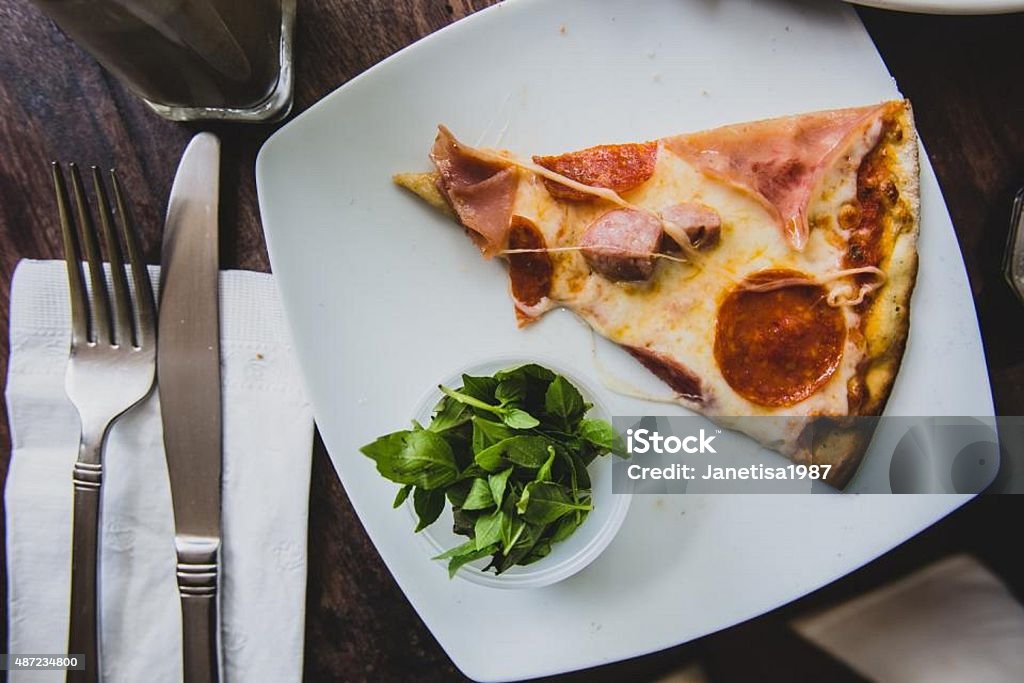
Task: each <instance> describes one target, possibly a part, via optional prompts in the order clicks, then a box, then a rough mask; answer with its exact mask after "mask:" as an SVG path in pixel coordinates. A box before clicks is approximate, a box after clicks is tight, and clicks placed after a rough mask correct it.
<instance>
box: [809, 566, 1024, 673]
mask: <svg viewBox="0 0 1024 683" xmlns="http://www.w3.org/2000/svg"><path fill="white" fill-rule="evenodd" d="M793 627H794V628H795V629H796V631H797V632H798V633H799V634H801V635H802V636H803V637H805V638H807V639H808V640H810V641H811V642H812V643H814V644H816V645H817V646H818V647H821V648H822V649H824V650H826V651H828V652H829V653H831V654H832V655H834V656H835V657H837V658H839V659H841V660H842V661H844V662H846V663H847V664H849V665H850V666H851V667H853V668H854V669H856V670H857V671H858V672H859V673H861V674H863V675H864V676H866V677H867V678H868V679H869V680H872V681H927V682H928V683H959V682H960V681H971V682H972V683H1004V682H1006V683H1009V682H1010V681H1020V680H1022V672H1024V650H1022V648H1021V643H1024V607H1022V606H1021V605H1020V603H1018V602H1017V600H1016V599H1015V598H1014V596H1013V594H1012V593H1010V591H1009V590H1008V589H1007V588H1006V586H1005V585H1004V584H1003V582H1002V581H1000V580H999V578H998V577H996V576H995V575H994V574H992V572H990V571H989V570H988V569H986V568H985V567H984V566H982V565H981V564H980V563H979V562H978V561H977V560H975V559H974V558H973V557H971V556H969V555H954V556H953V557H949V558H946V559H945V560H942V561H941V562H937V563H935V564H933V565H930V566H928V567H925V568H924V569H921V570H919V571H917V572H915V573H913V574H911V575H910V576H908V577H906V578H904V579H900V580H899V581H896V582H894V583H891V584H888V585H886V586H882V587H881V588H878V589H876V590H873V591H871V592H870V593H867V594H866V595H861V596H859V597H856V598H853V599H852V600H849V601H848V602H844V603H842V604H841V605H839V606H837V607H832V608H829V609H827V610H825V611H823V612H821V613H818V614H814V615H811V616H808V617H803V618H801V619H799V620H797V621H796V622H794V624H793Z"/></svg>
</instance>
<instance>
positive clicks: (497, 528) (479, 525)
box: [473, 510, 505, 549]
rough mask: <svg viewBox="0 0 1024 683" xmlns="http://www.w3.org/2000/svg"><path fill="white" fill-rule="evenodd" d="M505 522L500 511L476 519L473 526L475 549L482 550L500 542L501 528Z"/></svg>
mask: <svg viewBox="0 0 1024 683" xmlns="http://www.w3.org/2000/svg"><path fill="white" fill-rule="evenodd" d="M504 521H505V513H504V512H502V511H501V510H495V511H494V512H492V513H491V514H489V515H483V516H481V517H477V519H476V524H475V525H474V526H473V538H474V540H475V541H476V547H477V548H478V549H479V548H484V547H486V546H489V545H491V544H493V543H498V542H500V541H501V527H502V524H503V523H504Z"/></svg>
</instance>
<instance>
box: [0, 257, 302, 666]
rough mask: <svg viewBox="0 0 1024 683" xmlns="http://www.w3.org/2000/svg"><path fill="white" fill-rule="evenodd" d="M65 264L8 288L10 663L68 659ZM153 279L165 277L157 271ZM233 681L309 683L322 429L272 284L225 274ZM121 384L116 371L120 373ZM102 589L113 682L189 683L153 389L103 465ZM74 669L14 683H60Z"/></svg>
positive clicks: (226, 657) (226, 572)
mask: <svg viewBox="0 0 1024 683" xmlns="http://www.w3.org/2000/svg"><path fill="white" fill-rule="evenodd" d="M64 268H65V266H64V263H63V262H62V261H28V260H26V261H22V262H21V263H20V264H19V265H18V268H17V270H16V272H15V274H14V279H13V283H12V287H11V321H10V335H11V357H10V364H9V370H8V377H7V410H8V415H9V418H10V424H11V437H12V446H13V453H12V460H11V466H10V471H9V474H8V479H7V489H6V508H7V562H8V598H9V633H10V652H11V653H20V654H58V653H65V652H66V650H67V630H68V609H69V600H70V547H71V516H72V514H71V511H72V485H71V470H72V465H73V463H74V461H75V457H76V455H77V450H78V429H79V427H78V416H77V414H76V412H75V409H74V407H73V406H72V405H71V403H70V402H69V401H68V399H67V397H66V396H65V394H64V371H65V367H66V363H67V355H68V344H69V322H68V321H69V312H68V297H67V289H66V288H67V280H66V275H65V269H64ZM152 273H153V277H154V282H156V278H157V273H156V272H155V271H152ZM220 287H221V289H220V291H221V368H222V380H223V406H224V407H223V410H224V415H223V430H224V453H223V499H222V508H223V512H222V538H223V546H222V547H223V552H222V565H221V567H222V569H221V571H222V574H221V643H222V649H223V670H224V679H225V680H226V681H228V682H229V683H230V682H231V681H255V680H265V681H298V680H300V678H301V675H302V645H303V632H304V621H305V614H304V606H305V589H306V522H307V515H308V500H309V472H310V454H311V449H312V437H313V418H312V413H311V411H310V408H309V405H308V403H307V401H306V398H305V395H304V393H303V390H302V385H301V381H300V379H299V374H298V367H297V365H296V362H295V358H294V356H293V352H292V347H291V345H290V342H289V340H288V335H287V332H286V331H285V324H284V319H283V315H282V312H281V307H280V303H279V301H278V298H277V293H276V290H275V288H274V284H273V278H272V277H271V276H269V275H264V274H260V273H251V272H242V271H231V272H224V273H222V274H221V285H220ZM110 381H111V382H116V381H117V378H116V376H111V378H110ZM102 519H103V522H102V530H101V544H102V547H101V553H100V557H101V560H100V562H101V565H100V566H101V572H102V577H101V581H100V590H101V596H102V607H101V614H102V633H101V637H102V659H103V673H104V680H106V681H132V682H134V681H175V682H176V681H180V680H181V678H182V672H181V612H180V607H179V598H178V591H177V583H176V580H175V561H176V560H175V552H174V545H173V536H174V517H173V512H172V509H171V498H170V487H169V484H168V480H167V466H166V462H165V460H164V453H163V438H162V429H161V423H160V413H159V402H158V400H157V397H156V393H155V392H154V394H153V395H152V396H151V397H150V398H148V399H146V400H145V401H144V402H143V403H142V404H140V405H138V406H136V408H134V409H133V410H131V411H130V412H129V413H127V414H125V415H124V416H123V417H122V418H121V419H120V420H119V421H118V422H117V423H116V425H115V427H114V428H113V430H112V431H111V433H110V437H109V439H108V442H107V449H106V455H105V460H104V466H103V509H102ZM63 676H64V673H63V672H61V671H47V672H12V676H11V680H12V681H18V680H32V681H37V680H39V681H42V680H53V681H61V680H63Z"/></svg>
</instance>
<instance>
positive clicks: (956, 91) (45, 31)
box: [0, 0, 1024, 681]
mask: <svg viewBox="0 0 1024 683" xmlns="http://www.w3.org/2000/svg"><path fill="white" fill-rule="evenodd" d="M488 4H492V3H491V0H479V1H470V0H451V1H450V2H444V1H443V0H392V1H388V0H320V1H319V2H313V1H312V0H303V1H301V2H300V3H299V15H298V24H297V35H296V45H297V48H296V53H295V60H296V72H297V74H298V77H297V86H296V98H295V111H296V112H299V111H301V110H303V109H305V108H306V107H308V106H309V105H311V104H312V103H314V102H315V101H317V100H318V99H320V98H321V97H323V96H324V95H325V94H327V93H328V92H330V91H331V90H333V89H334V88H336V87H338V86H339V85H341V84H342V83H344V82H345V81H347V80H349V79H350V78H352V77H353V76H355V75H357V74H359V73H361V72H362V71H364V70H365V69H367V68H368V67H370V66H372V65H373V64H375V63H376V62H378V61H380V60H381V59H383V58H384V57H386V56H388V55H389V54H391V53H393V52H395V51H397V50H399V49H401V48H402V47H404V46H405V45H408V44H409V43H411V42H413V41H414V40H416V39H418V38H419V37H422V36H423V35H426V34H427V33H430V32H432V31H434V30H436V29H438V28H440V27H442V26H444V25H446V24H448V23H450V22H452V21H454V20H457V19H459V18H461V17H463V16H465V15H467V14H469V13H471V12H473V11H475V10H476V9H479V8H480V7H482V6H484V5H488ZM861 16H862V18H863V19H864V21H865V24H866V25H867V27H868V29H869V31H870V32H871V34H872V36H873V38H874V39H875V41H876V43H877V44H878V46H879V49H880V51H881V53H882V55H883V57H884V58H885V60H886V63H887V64H888V66H889V68H890V69H891V71H892V72H893V74H894V76H895V77H896V79H897V82H898V83H899V85H900V87H901V89H902V90H903V92H904V93H905V94H906V95H908V96H909V97H910V98H911V99H912V100H913V102H914V104H915V110H916V114H917V120H918V125H919V128H920V132H921V135H922V138H923V140H924V142H925V144H926V145H927V148H928V152H929V155H930V157H931V160H932V163H933V164H934V166H935V170H936V172H937V174H938V176H939V180H940V183H941V185H942V189H943V191H944V193H945V197H946V200H947V203H948V205H949V208H950V212H951V214H952V216H953V221H954V224H955V225H956V229H957V234H958V237H959V239H960V243H961V246H962V248H963V251H964V256H965V261H966V264H967V268H968V272H969V275H970V280H971V286H972V289H973V292H974V295H975V300H976V302H977V306H978V312H979V318H980V323H981V329H982V333H983V336H984V340H985V346H986V352H987V358H988V365H989V372H990V375H991V379H992V387H993V393H994V397H995V401H996V405H997V409H998V411H999V412H1000V413H1001V414H1014V415H1020V414H1022V413H1024V343H1022V336H1021V330H1022V329H1024V327H1022V325H1021V321H1022V320H1024V311H1022V310H1021V308H1020V307H1019V304H1018V303H1017V302H1016V300H1015V299H1014V298H1013V296H1012V295H1011V294H1010V292H1009V290H1008V288H1007V287H1006V285H1005V284H1004V282H1003V281H1002V277H1001V275H1000V273H999V263H1000V259H1001V254H1002V248H1003V244H1004V242H1005V239H1006V232H1007V220H1008V214H1009V200H1010V197H1011V196H1012V193H1013V192H1014V190H1015V189H1016V188H1017V187H1018V186H1019V185H1021V184H1024V88H1021V87H1020V85H1019V84H1020V82H1021V79H1022V75H1024V51H1022V50H1021V49H1020V36H1021V35H1024V16H1021V15H1014V16H1008V17H986V18H962V17H921V16H914V15H906V14H899V13H887V12H881V11H875V10H863V11H862V12H861ZM0 23H2V25H3V26H5V28H6V30H5V32H4V33H5V39H4V41H3V43H0V376H3V377H6V364H7V353H8V349H7V320H8V301H9V288H10V281H11V275H12V273H13V271H14V267H15V265H16V264H17V262H18V260H19V259H21V258H57V257H59V256H60V242H59V235H58V229H57V226H56V224H55V222H54V217H53V207H52V205H51V200H50V187H49V177H48V171H47V167H46V162H47V161H48V160H50V159H63V160H78V161H80V162H83V163H97V164H100V165H104V166H110V165H116V166H117V168H118V169H119V171H120V173H121V177H122V179H123V182H124V185H125V188H126V190H127V192H128V194H129V195H130V196H131V197H132V200H133V204H134V207H135V208H134V214H135V218H136V221H137V222H138V223H139V224H141V225H144V226H146V233H145V235H144V239H143V246H144V249H145V253H146V256H147V259H148V260H149V261H150V262H154V263H155V262H157V261H158V246H159V228H160V225H161V222H162V219H161V217H162V213H163V210H164V204H165V201H166V196H167V191H168V188H169V187H170V183H171V178H172V175H173V173H174V169H175V166H176V164H177V159H178V156H179V153H180V151H181V149H182V148H183V147H184V145H185V143H186V142H187V140H188V139H189V137H190V136H191V134H192V133H193V132H194V130H195V129H196V127H195V126H186V125H180V124H174V123H169V122H166V121H163V120H161V119H160V118H158V117H157V116H155V115H153V114H152V113H151V112H149V110H148V109H147V108H146V107H145V106H144V105H143V104H142V103H141V102H139V101H138V100H137V99H136V98H135V97H133V96H132V95H131V94H130V93H128V92H126V91H125V89H124V88H123V87H121V86H120V85H119V84H118V83H116V82H115V81H114V80H113V79H112V78H111V77H110V76H109V75H108V74H107V73H105V72H104V71H103V70H102V69H100V68H99V67H98V66H97V65H96V64H95V62H94V61H93V60H92V59H91V58H89V57H88V56H87V55H86V54H85V53H83V52H82V51H81V50H80V49H78V48H77V47H76V46H75V45H74V44H73V43H71V42H70V40H68V39H67V38H66V37H65V36H64V35H63V34H62V33H61V32H60V31H58V30H57V29H56V28H55V27H54V26H53V25H52V24H51V23H50V22H49V21H48V20H46V19H45V18H43V17H42V16H41V15H40V14H39V13H38V12H37V11H36V9H35V8H34V7H33V6H32V5H31V4H29V3H28V2H27V0H7V1H6V2H4V3H2V4H0ZM839 77H841V75H838V74H837V78H839ZM212 129H213V130H214V131H215V132H217V133H218V134H219V135H220V137H221V140H222V143H223V153H224V160H225V163H224V171H223V173H224V175H223V180H222V187H223V188H224V198H223V208H222V216H221V220H222V245H221V254H222V263H221V265H222V267H224V268H246V269H253V270H262V271H266V270H268V269H269V263H268V260H267V255H266V251H265V247H264V243H263V236H262V232H261V229H260V224H259V216H258V209H257V203H256V193H255V182H254V178H253V164H254V161H255V157H256V153H257V151H258V149H259V146H260V144H261V143H262V142H263V140H264V139H266V137H267V136H268V135H269V134H270V133H272V132H273V130H274V127H273V126H228V125H221V126H214V127H213V128H212ZM936 364H937V367H938V368H941V367H942V365H941V359H939V358H937V359H936ZM940 371H942V370H940ZM5 408H6V406H5V404H4V403H3V401H2V399H0V412H3V411H4V410H5ZM314 451H315V452H314V458H313V483H312V488H311V496H310V528H309V547H310V554H309V588H308V593H307V623H306V635H307V638H306V655H305V661H306V665H305V671H306V675H307V679H309V680H313V681H319V680H346V681H358V680H368V681H448V680H461V679H462V676H461V674H459V673H458V672H457V671H456V669H455V668H454V667H453V665H452V664H451V662H450V660H449V659H448V658H447V656H446V655H445V654H444V652H443V651H442V650H441V649H440V647H439V646H438V644H437V643H436V641H435V640H434V639H433V637H432V636H431V635H430V633H429V632H428V631H427V630H426V628H425V627H424V626H423V623H422V622H421V621H420V620H419V618H418V617H417V616H416V614H415V612H414V611H413V610H412V608H411V606H410V605H409V603H408V602H407V601H406V600H405V598H404V597H403V596H402V594H401V592H400V591H399V589H398V588H397V586H396V584H395V583H394V581H393V580H392V579H391V577H390V575H389V574H388V572H387V570H386V569H385V567H384V565H383V563H382V562H381V560H380V558H379V556H378V555H377V553H376V552H375V551H374V549H373V547H372V545H371V544H370V542H369V539H368V538H367V536H366V534H365V532H364V531H363V529H362V527H361V525H360V524H359V521H358V519H357V518H356V516H355V514H354V512H353V510H352V508H351V506H350V504H349V503H348V499H347V497H346V496H345V492H344V490H343V489H342V487H341V485H340V482H339V481H338V479H337V477H336V475H335V474H334V471H333V469H332V467H331V465H330V461H329V460H328V459H327V456H326V453H325V451H324V449H323V445H322V443H321V442H320V441H319V439H318V440H317V443H316V447H315V449H314ZM9 453H10V444H9V432H8V429H7V423H6V419H3V418H0V454H2V457H0V481H2V480H4V479H5V477H6V470H7V464H8V461H9ZM1016 499H1017V497H1006V498H1004V499H1000V500H996V499H981V500H978V501H976V502H974V503H972V504H971V505H969V506H967V507H966V508H964V509H963V510H962V511H960V512H958V513H956V514H954V515H953V516H952V517H950V518H949V519H948V520H946V521H944V522H942V523H940V524H939V525H937V526H936V527H933V529H932V530H930V531H929V532H927V533H926V534H924V535H923V536H922V537H919V538H918V539H915V540H912V541H910V542H909V543H907V544H906V545H905V546H903V547H902V548H901V549H899V550H897V551H895V552H894V553H891V554H890V555H889V556H887V557H886V558H883V559H881V560H879V561H877V562H875V563H872V564H871V565H869V566H868V567H867V568H866V569H864V570H861V571H859V572H857V573H856V574H854V575H852V576H851V577H848V578H847V579H844V580H843V581H840V582H838V583H836V584H834V585H833V586H831V587H829V588H827V589H824V591H821V592H819V593H818V594H815V595H814V596H811V597H810V598H807V599H804V600H802V601H800V602H798V603H795V604H794V605H791V606H789V607H787V608H784V609H783V610H782V611H779V612H775V613H772V614H769V615H766V616H764V617H761V618H759V619H757V620H753V621H752V622H748V623H747V624H745V625H742V626H739V627H736V628H734V629H730V630H728V631H725V632H723V633H721V634H718V635H716V636H710V637H708V638H704V639H702V640H700V641H696V642H695V643H690V644H687V645H684V646H681V647H679V648H674V649H672V650H668V651H666V652H663V653H659V654H657V655H652V656H650V657H646V658H643V659H640V660H634V661H631V662H625V663H621V664H617V665H613V666H611V667H605V668H603V669H599V670H595V671H591V672H587V673H585V674H573V675H569V676H567V677H565V678H564V680H579V681H583V680H606V681H613V680H625V679H629V680H651V679H653V678H654V677H657V676H659V675H662V674H664V673H665V672H666V671H669V670H671V669H672V668H674V667H676V666H678V665H679V664H680V663H681V662H685V661H688V660H690V659H692V658H694V657H701V658H702V659H703V660H704V661H705V662H706V664H707V666H708V668H709V670H711V671H713V672H714V673H715V674H716V678H718V679H719V680H742V679H744V678H747V679H749V678H750V677H752V676H755V675H756V676H757V677H758V678H760V679H762V680H764V679H766V678H767V679H770V680H781V679H783V678H790V679H792V678H806V679H808V680H820V679H822V678H823V677H825V675H826V673H825V672H831V673H832V674H836V675H843V676H847V679H849V678H848V677H849V675H850V674H849V672H845V673H844V672H842V671H841V670H839V669H836V668H835V665H834V663H829V662H827V661H821V659H820V658H817V657H816V656H814V655H812V654H808V653H806V652H804V653H803V654H801V653H800V647H799V646H795V645H793V643H792V642H791V641H790V639H788V638H787V637H786V636H785V635H784V634H782V635H780V631H779V629H780V628H782V627H781V626H780V624H781V623H782V620H783V619H784V618H786V617H787V616H788V615H790V614H794V613H797V611H798V610H800V609H801V608H802V606H806V605H808V604H811V605H813V604H818V603H821V602H823V601H826V600H829V599H834V598H836V597H839V596H842V595H844V594H847V593H849V592H850V591H853V590H859V589H862V588H866V587H869V586H870V585H875V584H877V583H879V582H881V581H884V580H886V579H887V578H891V577H892V576H893V575H895V574H898V573H902V572H905V571H909V570H910V569H912V568H913V567H914V566H916V565H917V564H920V562H923V561H925V560H927V559H931V558H934V557H939V556H941V555H942V554H944V553H946V552H950V551H952V550H963V549H966V550H970V551H972V552H975V553H976V554H978V555H980V556H982V557H983V558H985V559H986V560H987V561H988V562H989V563H990V564H991V565H993V566H995V567H996V568H997V569H1001V570H1003V572H1004V575H1006V574H1011V575H1014V576H1018V577H1019V576H1024V566H1022V564H1021V560H1020V559H1015V556H1011V555H1007V554H1006V553H1005V551H1004V548H1005V547H1006V545H1007V544H1006V543H1005V539H1004V541H1003V542H1000V535H999V534H993V533H978V530H979V529H982V528H985V529H991V528H997V527H998V524H999V522H1001V521H1003V520H1005V519H1008V518H1012V517H1014V516H1019V514H1020V512H1021V504H1019V503H1017V502H1016ZM0 524H2V520H0ZM2 560H3V558H2V557H0V567H3V566H4V565H5V563H4V562H3V561H2ZM0 579H2V581H0V585H2V586H3V587H4V588H2V589H0V590H3V591H4V592H5V589H6V577H5V576H0ZM1018 590H1019V588H1018ZM3 605H4V613H5V615H6V599H4V600H3ZM0 629H2V630H3V633H0V636H4V637H3V642H6V637H5V635H6V618H4V620H3V626H2V627H0ZM794 647H795V648H796V650H795V651H796V652H797V655H796V656H795V659H793V660H792V661H794V662H797V663H796V664H793V663H792V662H791V663H790V665H789V666H788V668H779V667H778V666H775V667H774V668H773V666H772V664H771V663H770V662H771V661H776V662H777V661H779V658H778V657H773V656H772V653H773V652H776V651H779V650H786V649H787V648H789V649H790V651H791V652H792V651H794V650H793V648H794ZM738 649H742V650H744V651H745V652H746V653H747V654H748V656H747V657H736V656H734V653H735V651H736V650H738ZM804 655H806V656H804ZM800 662H803V663H802V664H800ZM794 667H795V668H794Z"/></svg>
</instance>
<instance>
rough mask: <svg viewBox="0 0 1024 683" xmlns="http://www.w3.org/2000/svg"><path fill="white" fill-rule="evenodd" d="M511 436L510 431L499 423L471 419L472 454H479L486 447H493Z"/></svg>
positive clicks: (476, 418) (478, 418) (479, 418)
mask: <svg viewBox="0 0 1024 683" xmlns="http://www.w3.org/2000/svg"><path fill="white" fill-rule="evenodd" d="M512 435H513V433H512V430H511V429H509V428H508V427H507V426H506V425H504V424H503V423H501V422H494V421H492V420H488V419H485V418H482V417H480V416H476V417H474V418H473V452H474V453H479V452H480V451H482V450H483V449H485V448H487V447H488V446H493V445H494V444H496V443H498V442H499V441H502V440H504V439H507V438H509V437H511V436H512Z"/></svg>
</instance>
